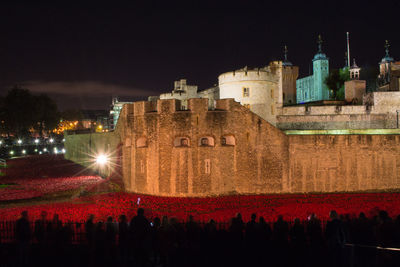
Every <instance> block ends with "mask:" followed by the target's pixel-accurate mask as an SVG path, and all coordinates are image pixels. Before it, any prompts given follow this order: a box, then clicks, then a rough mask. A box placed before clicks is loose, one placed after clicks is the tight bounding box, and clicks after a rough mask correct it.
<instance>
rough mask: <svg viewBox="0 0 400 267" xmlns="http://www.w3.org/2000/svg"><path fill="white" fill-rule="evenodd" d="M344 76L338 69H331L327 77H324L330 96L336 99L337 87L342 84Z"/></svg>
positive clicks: (344, 79)
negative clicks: (330, 92)
mask: <svg viewBox="0 0 400 267" xmlns="http://www.w3.org/2000/svg"><path fill="white" fill-rule="evenodd" d="M345 81H346V78H345V77H344V76H343V75H341V73H340V71H339V70H338V69H331V70H330V72H329V75H328V77H326V78H325V81H324V82H325V84H326V86H328V88H329V90H331V91H332V98H333V99H334V100H337V95H338V92H339V89H340V88H341V87H343V86H344V82H345Z"/></svg>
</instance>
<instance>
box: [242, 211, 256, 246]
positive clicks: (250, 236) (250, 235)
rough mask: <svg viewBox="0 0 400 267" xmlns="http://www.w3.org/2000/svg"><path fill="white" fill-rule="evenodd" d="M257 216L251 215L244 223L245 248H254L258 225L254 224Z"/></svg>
mask: <svg viewBox="0 0 400 267" xmlns="http://www.w3.org/2000/svg"><path fill="white" fill-rule="evenodd" d="M256 218H257V215H256V214H255V213H253V214H251V219H250V221H248V222H247V223H246V228H245V234H246V236H245V238H246V245H247V246H254V245H255V243H256V241H257V235H258V232H257V230H258V223H257V222H256Z"/></svg>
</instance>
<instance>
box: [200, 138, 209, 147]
mask: <svg viewBox="0 0 400 267" xmlns="http://www.w3.org/2000/svg"><path fill="white" fill-rule="evenodd" d="M201 145H202V146H208V139H207V138H201Z"/></svg>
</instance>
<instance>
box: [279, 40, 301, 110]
mask: <svg viewBox="0 0 400 267" xmlns="http://www.w3.org/2000/svg"><path fill="white" fill-rule="evenodd" d="M283 52H284V59H283V61H282V77H281V79H280V85H281V86H282V100H281V101H279V103H283V105H292V104H296V80H297V78H298V76H299V67H297V66H293V64H292V63H291V62H290V61H289V60H288V48H287V46H286V45H285V47H284V50H283ZM281 105H282V104H281ZM281 105H279V104H278V106H281Z"/></svg>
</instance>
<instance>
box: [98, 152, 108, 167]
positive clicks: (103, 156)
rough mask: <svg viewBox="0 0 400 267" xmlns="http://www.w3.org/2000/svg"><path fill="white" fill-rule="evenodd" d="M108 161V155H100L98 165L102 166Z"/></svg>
mask: <svg viewBox="0 0 400 267" xmlns="http://www.w3.org/2000/svg"><path fill="white" fill-rule="evenodd" d="M107 161H108V159H107V157H106V155H103V154H100V155H98V156H97V158H96V163H97V164H100V165H104V164H106V163H107Z"/></svg>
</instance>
